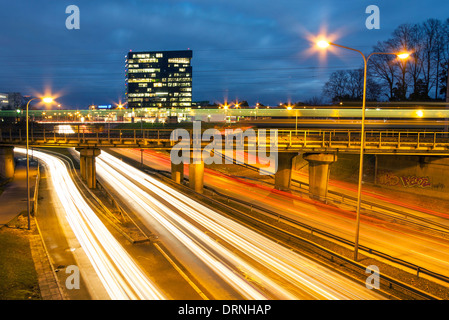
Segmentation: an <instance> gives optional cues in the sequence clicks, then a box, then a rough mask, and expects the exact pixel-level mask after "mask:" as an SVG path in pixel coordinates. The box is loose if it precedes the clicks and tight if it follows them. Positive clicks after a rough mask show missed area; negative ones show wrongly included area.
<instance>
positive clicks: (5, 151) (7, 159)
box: [0, 146, 15, 179]
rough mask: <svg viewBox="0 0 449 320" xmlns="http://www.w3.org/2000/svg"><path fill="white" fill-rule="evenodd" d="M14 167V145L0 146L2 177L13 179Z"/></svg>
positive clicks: (0, 170)
mask: <svg viewBox="0 0 449 320" xmlns="http://www.w3.org/2000/svg"><path fill="white" fill-rule="evenodd" d="M14 169H15V168H14V147H12V146H5V147H0V177H2V178H4V179H12V178H13V177H14Z"/></svg>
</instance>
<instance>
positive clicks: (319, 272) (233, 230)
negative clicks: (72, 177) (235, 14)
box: [97, 152, 382, 299]
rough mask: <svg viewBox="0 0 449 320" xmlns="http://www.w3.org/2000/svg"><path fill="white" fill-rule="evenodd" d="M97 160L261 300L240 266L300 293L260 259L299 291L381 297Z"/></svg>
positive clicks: (144, 210)
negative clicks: (281, 281) (239, 274)
mask: <svg viewBox="0 0 449 320" xmlns="http://www.w3.org/2000/svg"><path fill="white" fill-rule="evenodd" d="M97 164H98V174H99V175H100V176H101V177H102V179H105V181H107V182H108V184H109V185H110V186H112V187H113V188H116V189H117V190H119V192H120V194H123V195H125V194H126V196H127V197H128V198H130V199H132V200H133V201H135V202H136V203H137V204H138V205H139V206H140V207H141V211H140V213H141V215H142V216H145V215H148V214H150V215H151V216H152V217H153V218H155V219H156V220H158V221H159V222H160V223H161V224H163V225H164V226H165V227H166V228H167V229H169V230H170V232H172V234H173V235H174V236H175V237H177V238H178V239H179V240H180V241H181V242H183V243H184V244H185V245H186V247H188V248H189V249H190V250H191V251H192V252H193V253H194V254H196V255H197V257H198V258H200V259H201V260H203V261H204V262H206V263H207V264H208V265H209V266H210V267H211V268H212V270H214V271H215V272H216V273H217V275H219V276H221V277H222V278H223V279H224V280H226V281H228V282H230V283H231V285H233V286H234V288H236V289H237V290H238V291H239V292H241V293H242V294H243V295H244V296H246V297H247V298H251V299H260V298H261V297H260V295H261V294H260V293H259V292H258V291H255V290H254V287H253V286H252V285H251V286H249V285H248V284H245V283H244V282H242V278H241V277H236V276H235V270H241V271H242V272H243V273H245V274H247V275H250V277H252V278H254V279H257V280H258V281H259V282H261V284H262V286H263V287H264V288H265V289H267V290H268V291H269V292H270V293H272V294H274V295H275V296H276V297H277V298H280V299H295V298H301V297H298V296H295V294H294V293H293V292H292V291H289V290H287V289H285V288H284V287H283V286H282V285H280V284H279V283H277V282H276V281H274V280H273V279H271V278H270V277H268V276H267V275H265V274H264V272H263V271H260V270H259V269H258V268H257V267H255V265H257V264H261V265H263V266H264V267H265V268H267V269H268V270H270V271H271V272H274V273H276V274H277V275H279V276H280V277H282V278H283V279H284V283H285V282H287V283H288V284H289V286H291V287H294V290H293V291H294V292H296V293H297V291H300V292H303V295H302V297H312V298H316V299H382V296H381V295H379V294H377V293H375V292H373V291H370V290H368V289H366V288H364V287H363V286H361V285H359V284H356V283H354V282H353V281H350V280H349V279H347V278H345V277H343V276H341V275H339V274H337V273H335V272H333V271H331V270H329V269H327V268H324V267H323V266H321V265H319V264H317V263H315V262H313V261H311V260H310V259H307V258H305V257H302V256H301V255H299V254H296V253H294V252H292V251H290V250H288V249H287V248H285V247H283V246H281V245H279V244H277V243H275V242H273V241H271V240H270V239H268V238H266V237H264V236H262V235H260V234H258V233H256V232H254V231H252V230H250V229H249V228H247V227H245V226H242V225H241V224H239V223H236V222H235V221H233V220H231V219H228V218H226V217H224V216H222V215H220V214H219V213H217V212H215V211H213V210H210V209H209V208H208V207H205V206H203V205H201V204H200V203H198V202H197V201H195V200H192V199H190V198H188V197H186V196H184V195H183V194H181V193H179V192H178V191H176V190H174V189H173V188H171V187H169V186H167V185H165V184H163V183H161V182H159V181H158V180H156V179H154V178H152V177H151V176H149V175H147V174H145V173H144V172H142V171H140V170H138V169H136V168H134V167H132V166H129V165H127V164H125V163H124V162H122V161H120V160H118V159H117V158H115V157H112V156H111V155H109V154H107V153H105V152H103V153H102V154H101V155H100V156H99V157H98V161H97ZM119 173H120V174H119ZM127 177H129V179H128V178H127ZM130 180H133V181H135V182H136V183H137V184H138V185H140V186H143V187H144V188H146V189H148V190H149V191H151V192H153V193H155V194H156V195H158V196H160V198H161V199H164V200H165V201H166V202H167V203H169V204H170V205H171V206H173V207H175V208H176V209H177V210H179V211H180V212H182V213H183V214H185V215H187V216H188V217H189V218H191V219H192V220H194V221H195V222H197V223H199V224H200V225H201V226H202V227H204V228H206V229H207V230H209V231H210V232H212V233H214V234H215V235H217V236H219V237H220V238H221V239H223V240H224V241H226V242H227V243H228V244H230V245H232V246H233V247H234V248H237V249H238V250H239V251H240V252H242V253H244V254H245V255H246V256H248V257H250V258H251V259H252V260H253V261H254V262H256V264H254V262H251V259H243V258H241V257H240V256H238V255H237V254H235V253H234V252H233V251H232V250H230V249H228V248H227V247H225V246H224V245H221V244H220V243H218V242H216V241H215V240H214V239H212V238H211V237H209V236H208V235H207V234H205V233H204V232H203V231H201V230H200V229H198V228H197V227H195V226H194V225H193V224H191V223H189V222H188V221H187V220H186V219H184V218H182V217H181V216H180V215H179V214H178V213H176V212H175V211H174V210H172V209H171V208H169V207H168V206H166V205H164V204H163V203H161V202H160V201H158V200H157V199H156V198H154V197H152V196H151V195H150V194H148V193H147V192H146V191H144V190H142V189H141V188H140V187H139V186H138V185H136V184H134V183H132V182H131V181H130ZM192 238H193V239H195V241H193V240H192ZM197 241H200V242H201V244H203V245H204V246H206V247H207V248H208V250H204V249H203V248H202V247H201V246H199V245H198V244H197ZM210 252H215V253H216V254H218V255H219V256H220V257H223V258H222V259H223V260H224V261H227V263H229V264H230V267H229V266H225V265H224V261H223V262H218V261H216V259H214V257H212V256H211V253H210ZM232 269H233V270H232Z"/></svg>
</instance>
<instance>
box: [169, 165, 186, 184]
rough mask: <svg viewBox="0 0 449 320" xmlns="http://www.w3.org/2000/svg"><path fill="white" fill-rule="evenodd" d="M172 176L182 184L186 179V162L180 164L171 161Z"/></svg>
mask: <svg viewBox="0 0 449 320" xmlns="http://www.w3.org/2000/svg"><path fill="white" fill-rule="evenodd" d="M171 178H172V179H173V180H174V181H175V182H176V183H179V184H182V183H183V181H184V163H183V162H181V163H180V164H174V163H173V162H172V163H171Z"/></svg>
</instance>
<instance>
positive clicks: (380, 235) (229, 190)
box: [114, 149, 449, 276]
mask: <svg viewBox="0 0 449 320" xmlns="http://www.w3.org/2000/svg"><path fill="white" fill-rule="evenodd" d="M114 151H116V152H118V153H120V154H123V155H124V156H127V157H129V158H132V159H134V160H136V161H141V152H140V151H139V150H132V149H114ZM143 156H144V163H145V164H146V165H149V166H151V167H154V168H156V169H159V170H170V159H169V155H168V154H167V153H164V152H158V151H154V150H146V151H145V152H144V153H143ZM185 175H186V176H188V169H187V166H186V167H185ZM204 183H205V185H207V186H210V187H213V188H215V189H217V190H220V192H221V193H224V194H226V195H229V196H231V197H233V198H236V199H240V200H244V201H246V202H252V203H255V204H257V205H259V206H263V207H266V208H268V209H270V210H271V211H274V212H277V213H279V214H282V215H284V216H287V217H289V218H292V219H296V220H298V221H300V222H301V223H304V224H307V225H309V226H311V227H314V228H317V229H320V230H323V231H326V232H329V233H332V234H334V235H336V236H339V237H341V238H344V239H347V240H350V241H354V234H355V213H354V211H353V210H344V209H340V208H336V207H335V206H327V205H324V204H321V203H317V202H315V201H311V200H309V199H307V197H300V196H298V195H295V194H292V193H289V192H282V191H277V190H276V191H275V190H273V187H272V186H267V185H265V184H263V183H258V182H255V181H250V180H247V179H243V178H239V177H235V176H231V175H227V174H223V173H221V172H218V171H216V170H210V169H207V168H206V169H205V173H204ZM364 193H365V195H367V196H369V195H370V194H369V192H366V191H365V192H364ZM387 200H390V201H391V202H392V204H394V205H395V206H398V205H400V200H399V199H394V198H392V199H388V198H384V199H383V201H387ZM407 205H408V204H404V207H405V206H407ZM404 210H405V209H404ZM360 244H362V245H365V246H367V247H369V248H371V249H374V250H378V251H380V252H383V253H385V254H389V255H391V256H393V257H396V258H399V259H403V260H405V261H408V262H410V263H413V264H416V265H418V266H420V267H422V268H427V269H429V270H431V271H433V272H437V273H440V274H443V275H445V276H449V243H448V241H447V240H446V239H444V238H441V237H436V236H432V235H429V234H426V233H422V232H419V231H417V230H416V229H413V228H406V227H404V226H400V225H398V224H395V223H389V222H388V221H386V220H384V219H378V218H375V217H365V216H362V219H361V232H360Z"/></svg>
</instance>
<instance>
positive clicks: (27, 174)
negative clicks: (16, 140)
mask: <svg viewBox="0 0 449 320" xmlns="http://www.w3.org/2000/svg"><path fill="white" fill-rule="evenodd" d="M37 99H41V100H42V101H43V102H44V103H51V102H53V98H51V97H45V98H33V99H30V100H29V101H28V103H27V107H26V140H27V141H26V144H27V145H26V156H27V169H26V176H27V214H28V230H30V229H31V211H30V179H29V171H30V158H29V155H28V146H29V140H28V107H29V105H30V102H31V101H33V100H37Z"/></svg>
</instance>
